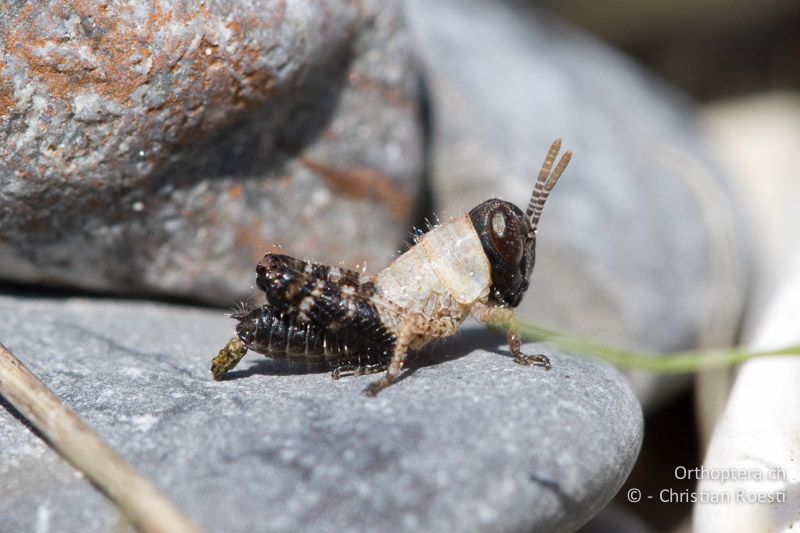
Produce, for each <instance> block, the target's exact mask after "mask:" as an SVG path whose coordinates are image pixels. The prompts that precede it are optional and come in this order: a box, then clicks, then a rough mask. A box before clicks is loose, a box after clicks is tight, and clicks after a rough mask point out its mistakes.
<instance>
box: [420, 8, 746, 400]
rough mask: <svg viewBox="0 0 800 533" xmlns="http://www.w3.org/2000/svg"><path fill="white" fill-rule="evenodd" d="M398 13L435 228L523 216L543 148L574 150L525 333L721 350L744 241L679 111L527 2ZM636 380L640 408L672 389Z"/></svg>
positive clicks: (553, 202)
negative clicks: (428, 158)
mask: <svg viewBox="0 0 800 533" xmlns="http://www.w3.org/2000/svg"><path fill="white" fill-rule="evenodd" d="M408 6H409V12H410V21H411V26H412V30H413V33H414V35H415V39H416V43H417V45H416V48H417V51H418V54H419V55H420V57H421V59H422V61H423V63H424V65H425V71H426V78H427V80H428V82H429V88H430V101H431V109H432V111H433V138H432V142H433V154H432V172H433V178H434V184H433V189H434V192H435V193H436V194H435V197H436V198H438V199H439V200H440V202H441V204H440V206H439V207H440V211H441V212H442V214H443V215H442V218H443V219H444V218H447V217H448V216H453V215H456V214H458V213H461V212H463V211H464V210H466V209H469V208H470V207H472V206H474V205H476V204H477V203H479V202H481V201H483V200H484V199H486V198H488V197H492V196H500V197H502V198H504V199H506V200H510V201H513V202H516V203H517V204H519V205H522V206H524V205H526V204H527V202H528V198H529V197H530V193H531V190H532V188H533V182H534V180H535V176H536V173H537V172H538V169H539V167H540V165H541V162H542V159H543V158H544V155H545V153H546V152H547V148H548V147H549V146H550V143H551V142H552V140H553V139H555V138H556V137H562V138H563V139H564V146H565V148H570V149H572V150H574V158H573V160H572V163H571V164H570V167H569V168H568V169H567V171H566V173H565V175H564V177H563V178H562V180H561V181H560V182H559V184H558V185H557V187H556V189H555V191H554V192H553V195H552V196H551V197H550V200H549V205H547V206H546V207H545V209H544V214H543V216H542V223H541V226H540V232H539V238H538V247H537V254H536V255H537V263H536V270H535V271H534V273H533V277H532V279H531V283H532V285H531V289H530V291H529V294H528V297H527V298H526V299H525V301H524V302H523V303H522V306H521V308H520V311H521V315H522V316H523V318H525V319H528V320H531V321H534V322H538V323H545V324H548V325H551V326H555V327H558V328H560V329H563V330H567V331H570V332H573V333H574V334H578V335H582V336H587V337H590V338H594V339H597V340H601V341H604V342H606V343H610V344H614V345H620V346H624V347H628V348H637V349H647V350H653V351H675V350H682V349H691V348H695V347H698V346H711V345H729V344H730V342H731V341H732V340H733V338H734V335H735V333H736V331H737V326H738V324H739V319H740V316H741V311H742V302H743V297H744V293H745V281H746V277H745V270H746V265H745V263H746V257H745V255H744V250H745V249H746V246H747V244H746V242H744V241H746V233H745V232H744V231H741V225H742V224H741V222H742V221H741V219H740V218H738V213H739V212H740V210H739V208H738V207H737V205H736V203H735V202H734V200H733V199H732V196H731V194H730V191H729V188H730V183H729V178H728V176H726V175H724V174H723V173H721V172H719V170H718V168H717V167H716V166H715V165H714V163H713V162H712V161H711V159H710V157H709V155H708V151H707V150H706V148H705V147H704V146H703V142H702V139H701V137H700V134H699V133H698V130H697V128H696V125H695V119H694V109H693V108H692V107H691V105H690V103H689V102H687V101H685V100H684V99H683V98H681V97H680V95H678V94H676V93H674V92H672V91H670V90H669V89H668V88H667V87H665V86H664V85H662V84H660V83H658V81H657V80H654V79H653V77H652V76H650V75H648V74H647V73H646V72H644V71H643V70H642V69H641V68H639V67H638V66H637V65H635V64H633V63H632V62H631V61H629V60H626V59H625V58H624V57H622V56H621V55H619V54H618V53H616V52H614V51H613V50H611V49H609V48H608V47H607V46H604V45H603V44H602V43H600V42H598V41H597V40H595V39H592V38H591V37H589V36H587V35H585V34H583V33H581V32H579V31H577V30H575V29H574V28H571V27H568V26H565V25H564V24H563V23H561V22H559V21H558V20H555V19H553V18H551V17H549V16H546V15H545V14H543V13H541V12H540V11H538V10H536V9H535V8H533V7H530V5H529V4H528V3H522V2H516V1H512V0H500V1H492V2H487V1H482V0H466V1H465V0H430V1H428V0H409V2H408ZM634 379H635V380H636V383H637V388H638V391H639V393H640V395H641V398H642V399H643V400H644V401H648V402H649V401H650V400H652V399H654V398H657V397H659V396H660V394H659V388H660V387H666V388H670V387H671V384H672V383H674V382H668V381H665V380H662V379H657V378H653V377H652V376H646V375H638V374H637V375H635V376H634Z"/></svg>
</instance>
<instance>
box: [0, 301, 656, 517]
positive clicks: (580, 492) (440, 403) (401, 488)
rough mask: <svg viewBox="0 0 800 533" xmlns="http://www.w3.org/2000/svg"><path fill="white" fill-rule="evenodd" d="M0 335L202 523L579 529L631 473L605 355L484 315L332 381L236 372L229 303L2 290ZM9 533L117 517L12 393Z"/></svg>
mask: <svg viewBox="0 0 800 533" xmlns="http://www.w3.org/2000/svg"><path fill="white" fill-rule="evenodd" d="M0 314H2V316H3V317H4V320H3V321H2V322H0V339H2V342H3V343H4V344H5V345H6V346H7V347H8V348H9V349H11V350H12V351H14V352H15V353H16V354H17V355H18V356H19V357H20V358H21V359H22V360H23V361H24V362H25V364H27V365H28V366H29V367H30V368H31V369H32V370H33V371H34V372H35V373H37V374H38V375H39V376H40V377H41V378H42V380H43V381H44V382H45V383H46V384H47V385H49V386H50V387H52V388H53V390H54V391H55V392H56V394H58V395H59V396H60V397H61V398H63V399H64V400H65V401H66V403H68V404H69V405H70V406H72V407H73V408H74V409H75V410H76V411H77V412H78V413H79V414H80V415H81V416H82V417H83V418H85V419H86V421H87V422H88V423H89V424H90V425H92V426H93V427H94V428H95V429H96V430H97V431H98V432H99V433H100V434H101V435H102V436H103V437H104V438H105V439H107V440H108V441H109V442H110V444H111V445H112V446H113V447H115V448H116V449H118V450H119V451H120V452H121V453H122V455H123V456H124V457H125V458H126V459H128V460H129V461H130V462H131V463H132V464H133V465H134V466H135V467H136V468H137V469H139V470H140V471H141V472H142V473H144V474H145V475H146V476H148V477H150V478H151V479H153V480H154V482H155V483H156V484H157V485H158V486H159V487H161V488H162V489H163V490H164V491H165V492H166V493H167V494H168V495H169V496H170V497H171V498H172V499H173V500H175V501H176V502H177V503H178V505H179V506H180V507H182V508H183V509H184V510H185V511H186V512H187V513H188V514H189V515H190V516H191V517H192V518H193V519H194V520H195V521H196V522H197V523H198V524H199V525H200V526H202V527H204V528H205V529H207V530H208V531H299V530H303V531H345V530H347V531H353V530H359V531H375V530H382V531H512V530H513V531H520V530H523V531H571V530H574V529H576V528H578V527H579V526H580V525H581V524H582V523H584V522H585V521H587V520H588V519H589V518H590V517H591V516H592V515H594V514H595V513H597V512H598V511H599V510H600V509H601V508H602V507H603V506H604V505H605V504H606V503H607V502H608V501H609V500H610V499H611V498H612V497H613V496H614V494H615V493H616V492H617V490H619V487H620V486H621V485H622V483H623V482H624V480H625V479H626V477H627V475H628V473H629V472H630V469H631V468H632V466H633V463H634V462H635V460H636V457H637V455H638V452H639V446H640V444H641V438H642V415H641V409H640V407H639V403H638V401H637V399H636V397H635V395H634V394H633V391H632V390H631V388H630V387H629V385H628V382H627V379H626V378H625V377H624V376H623V375H622V374H620V373H619V372H617V371H616V370H614V369H612V368H611V367H609V366H607V365H605V364H602V363H598V362H594V361H589V360H585V359H579V358H575V357H574V356H570V355H566V354H563V353H559V352H555V351H553V350H551V349H549V348H548V347H546V346H543V345H533V344H528V345H525V346H524V349H525V350H527V351H528V353H533V352H535V351H544V352H545V353H547V355H548V356H550V358H551V360H552V362H553V369H552V370H550V371H544V370H542V369H540V368H530V367H521V366H519V365H517V364H515V363H514V362H513V360H512V358H511V357H510V355H509V354H508V352H507V349H506V347H505V346H504V345H503V343H504V338H503V337H502V336H497V335H493V334H490V333H487V331H486V330H485V329H470V330H468V331H466V332H464V333H462V334H461V335H460V336H459V337H457V338H455V339H453V340H452V342H448V343H444V344H442V343H439V344H438V345H437V346H434V347H433V349H432V350H429V351H427V352H426V353H424V354H421V355H420V356H419V357H418V358H417V359H416V360H414V361H412V363H411V365H410V366H411V368H412V369H413V370H412V371H411V372H409V374H408V375H407V377H406V378H405V379H402V380H401V381H400V382H399V383H397V384H396V385H394V386H392V387H390V388H388V389H386V390H385V391H383V392H382V393H381V394H380V395H379V396H378V397H377V398H367V397H365V396H364V395H362V394H361V390H362V389H363V388H364V386H365V385H366V384H367V383H368V382H369V381H370V380H371V379H375V376H369V377H362V378H342V379H341V380H339V381H332V380H331V379H330V377H329V375H328V373H327V372H319V371H316V372H308V371H307V370H306V368H305V367H304V366H303V365H299V364H295V365H294V366H291V367H287V366H285V365H283V364H280V363H278V362H275V361H272V360H268V359H264V358H263V357H261V356H258V355H257V354H252V355H250V356H248V357H247V358H246V359H245V360H243V361H242V363H241V364H240V368H238V369H237V370H235V371H233V372H231V374H230V376H229V377H228V378H227V379H226V380H225V381H222V382H217V381H213V380H212V379H211V375H210V372H209V362H210V359H211V357H212V356H213V355H215V352H216V350H217V349H218V348H219V347H221V346H222V344H224V343H225V341H226V340H227V339H228V337H229V336H230V334H231V331H232V325H233V324H232V323H231V322H232V321H230V320H227V319H225V317H223V316H222V315H221V314H220V313H219V312H217V311H209V310H199V309H195V308H186V307H177V306H169V305H164V304H154V303H140V302H133V301H114V300H105V301H100V300H92V299H83V298H77V299H63V300H58V299H50V298H30V297H10V296H2V297H0ZM0 449H2V450H3V453H2V454H1V455H0V524H3V528H2V529H3V531H31V530H34V529H37V528H40V529H42V528H44V529H45V530H51V531H86V532H94V531H112V530H116V529H120V527H122V526H121V525H120V524H119V521H120V515H119V513H118V512H117V511H116V510H115V509H114V507H113V506H112V505H111V504H110V503H109V502H108V501H107V500H106V499H105V498H104V497H103V496H102V495H101V494H100V493H98V491H97V490H96V489H95V488H94V487H93V486H92V485H91V484H90V483H88V482H87V481H86V480H85V479H82V478H80V477H79V476H76V475H75V473H74V472H73V470H72V469H71V468H70V467H69V466H68V465H67V464H66V463H64V462H63V461H62V460H61V459H59V458H58V457H57V456H56V455H55V453H54V452H53V451H51V450H50V449H49V448H48V447H47V446H46V445H45V444H44V443H43V442H42V441H41V440H40V439H39V437H38V436H37V435H36V434H34V433H33V432H32V431H31V430H30V429H29V428H28V427H27V426H25V425H24V424H22V423H20V421H19V420H17V419H15V417H14V416H13V415H12V412H11V411H9V410H7V409H0Z"/></svg>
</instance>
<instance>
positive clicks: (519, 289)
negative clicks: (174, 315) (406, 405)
mask: <svg viewBox="0 0 800 533" xmlns="http://www.w3.org/2000/svg"><path fill="white" fill-rule="evenodd" d="M560 149H561V140H560V139H556V140H555V142H553V144H552V146H551V147H550V151H549V152H548V153H547V157H546V158H545V160H544V163H543V165H542V169H541V171H540V173H539V177H538V179H537V180H536V185H535V186H534V189H533V194H532V195H531V199H530V201H529V202H528V208H527V210H526V211H525V213H523V212H522V211H521V210H520V209H519V208H518V207H517V206H515V205H514V204H512V203H510V202H505V201H503V200H499V199H496V198H493V199H491V200H486V201H485V202H483V203H482V204H480V205H478V206H477V207H475V208H474V209H472V211H470V212H469V213H467V214H465V215H462V216H460V217H457V218H455V219H453V220H450V221H449V222H446V223H444V224H441V225H439V226H436V227H434V228H433V229H431V230H430V231H429V232H427V233H425V234H424V235H422V236H421V237H420V238H419V240H418V241H417V242H416V244H414V246H412V247H411V248H409V249H408V250H407V251H406V252H405V253H404V254H402V255H401V256H399V257H397V258H396V259H395V260H394V261H392V263H391V264H390V265H389V266H388V267H386V268H385V269H384V270H383V271H381V272H380V273H379V274H378V275H376V276H372V277H367V276H364V275H362V274H360V273H358V272H355V271H352V270H345V269H341V268H336V267H330V266H326V265H319V264H315V263H311V262H307V261H301V260H299V259H294V258H292V257H288V256H285V255H279V254H267V255H266V256H264V259H262V260H261V262H260V263H259V264H258V266H257V267H256V274H257V277H256V284H257V285H258V288H259V289H261V290H262V291H264V292H265V293H266V303H265V304H262V305H259V306H257V307H253V308H247V309H243V310H242V311H240V312H237V313H235V314H233V315H232V316H233V318H235V319H236V320H237V321H238V324H237V326H236V334H237V335H236V337H234V338H233V339H231V340H230V341H229V342H228V344H226V345H225V347H224V348H223V349H222V350H220V352H219V355H217V357H215V358H214V361H213V362H212V366H211V371H212V373H213V374H214V378H215V379H222V377H223V376H224V375H225V373H226V372H228V371H229V370H230V369H232V368H233V367H234V366H236V364H237V363H238V362H239V360H240V359H241V358H242V357H244V355H245V353H247V350H253V351H255V352H259V353H263V354H265V355H266V356H268V357H273V358H276V359H289V360H293V361H308V362H327V363H329V364H330V365H331V366H332V367H334V370H333V374H332V377H333V378H334V379H338V378H339V377H340V376H341V375H343V374H345V373H349V374H354V375H363V374H369V373H374V372H380V371H383V370H385V371H386V373H385V374H384V375H383V377H382V378H381V379H379V380H376V381H374V382H372V383H370V385H369V386H368V387H367V388H366V389H365V391H364V392H365V393H366V394H367V395H368V396H374V395H376V394H377V393H379V392H380V391H381V390H383V389H384V388H386V387H388V386H389V385H391V384H392V383H394V382H395V380H396V379H397V377H398V375H399V374H400V372H401V370H402V369H403V362H404V361H405V359H406V355H407V354H408V351H409V350H416V349H419V348H421V347H422V346H424V345H425V344H427V343H428V342H430V341H431V340H433V339H435V338H438V337H447V336H450V335H453V334H455V333H456V331H458V328H459V327H460V326H461V324H462V322H464V320H465V319H466V318H467V316H468V315H469V314H470V313H472V315H473V316H474V317H475V318H477V319H478V320H479V321H480V322H482V323H484V324H504V325H506V327H507V328H508V343H509V349H510V351H511V353H512V354H513V355H514V361H516V362H517V363H519V364H522V365H538V366H543V367H545V368H546V369H549V368H550V361H549V360H548V359H547V357H545V356H544V355H524V354H523V353H522V351H521V350H520V338H519V333H518V325H517V317H516V315H515V314H514V307H516V306H517V305H519V303H520V301H521V300H522V297H523V295H524V294H525V291H526V290H527V289H528V278H529V277H530V275H531V271H532V270H533V263H534V259H535V248H536V231H537V226H538V223H539V217H540V216H541V214H542V208H543V207H544V203H545V201H546V200H547V197H548V195H549V194H550V191H551V190H552V189H553V187H554V186H555V184H556V182H557V181H558V178H559V177H561V174H562V173H563V172H564V170H565V169H566V167H567V164H568V163H569V161H570V158H571V157H572V152H569V151H567V152H565V153H564V154H563V155H562V156H561V159H560V160H559V162H558V164H557V165H556V166H555V168H553V164H554V163H555V160H556V156H557V155H558V152H559V151H560Z"/></svg>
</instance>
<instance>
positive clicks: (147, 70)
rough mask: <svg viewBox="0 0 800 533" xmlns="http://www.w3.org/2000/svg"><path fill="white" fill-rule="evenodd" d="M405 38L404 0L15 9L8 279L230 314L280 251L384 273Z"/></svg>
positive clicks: (9, 13)
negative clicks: (160, 298)
mask: <svg viewBox="0 0 800 533" xmlns="http://www.w3.org/2000/svg"><path fill="white" fill-rule="evenodd" d="M407 41H408V37H407V35H406V31H405V26H404V21H403V16H402V12H401V6H400V4H399V3H398V2H396V1H395V2H376V1H374V0H360V1H357V2H351V1H349V0H324V1H322V2H320V1H309V0H299V1H294V2H283V1H279V0H248V1H238V0H237V1H232V0H220V1H214V2H203V3H200V4H197V3H195V2H188V3H186V2H184V3H181V2H178V3H175V2H171V1H167V0H146V1H143V2H136V3H130V2H122V1H118V0H114V1H111V2H92V1H90V2H79V3H75V2H68V1H64V0H54V1H49V2H45V1H34V2H10V3H9V2H6V3H5V4H4V7H3V9H2V10H0V272H1V273H2V274H0V275H2V277H3V278H4V279H13V280H21V281H28V282H36V283H47V284H53V285H72V286H78V287H84V288H91V289H101V290H112V291H117V292H128V293H130V292H139V293H141V292H158V293H168V294H180V295H186V296H191V297H193V298H200V299H204V300H207V301H216V302H219V303H224V304H226V305H227V304H228V303H229V302H230V300H231V299H233V298H238V297H241V296H243V295H244V294H246V293H247V291H248V288H249V285H250V283H251V282H252V270H253V267H254V263H255V261H257V260H258V259H260V258H261V256H262V255H263V254H264V253H265V252H266V251H268V250H270V249H272V250H274V249H276V247H278V246H283V247H285V248H286V249H287V250H289V251H291V252H292V253H294V254H298V255H306V256H309V257H314V258H316V259H319V260H323V261H326V262H332V263H337V262H339V261H344V262H347V263H348V264H350V265H353V264H355V263H358V262H364V261H368V262H369V263H370V264H376V263H377V264H381V263H385V262H386V261H387V260H388V258H389V257H390V256H391V254H392V253H393V252H394V250H395V249H396V247H397V246H398V244H399V243H400V242H401V241H402V239H403V238H404V237H405V233H406V227H407V226H408V224H409V223H410V222H411V219H412V217H413V211H414V205H415V202H416V198H417V193H418V190H419V188H420V183H421V175H422V172H421V168H422V159H423V158H422V133H421V126H420V120H419V112H418V105H417V74H416V72H415V70H414V69H413V68H412V64H411V60H410V56H409V52H408V46H407ZM354 242H357V243H358V246H353V243H354Z"/></svg>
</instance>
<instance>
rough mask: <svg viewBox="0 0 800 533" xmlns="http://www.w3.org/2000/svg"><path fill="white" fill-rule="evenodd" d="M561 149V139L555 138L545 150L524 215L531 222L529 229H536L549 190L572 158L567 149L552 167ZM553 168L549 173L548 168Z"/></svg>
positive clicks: (570, 152)
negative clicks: (546, 150)
mask: <svg viewBox="0 0 800 533" xmlns="http://www.w3.org/2000/svg"><path fill="white" fill-rule="evenodd" d="M560 150H561V139H556V140H555V141H553V144H552V145H550V150H549V151H548V152H547V157H545V158H544V163H542V170H540V171H539V177H538V178H536V185H535V186H534V187H533V194H531V201H530V202H529V203H528V209H527V210H526V211H525V216H527V217H528V219H529V220H530V222H531V229H532V230H533V231H536V226H537V225H538V224H539V217H541V216H542V208H544V203H545V202H546V201H547V197H548V196H549V195H550V191H552V190H553V187H555V185H556V182H557V181H558V178H560V177H561V174H563V173H564V170H565V169H566V168H567V165H568V164H569V161H570V159H572V151H571V150H567V151H566V152H564V154H563V155H562V156H561V159H560V160H559V162H558V164H557V165H556V168H555V169H553V163H555V161H556V156H558V152H559V151H560ZM551 169H553V172H552V173H551V172H550V170H551Z"/></svg>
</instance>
